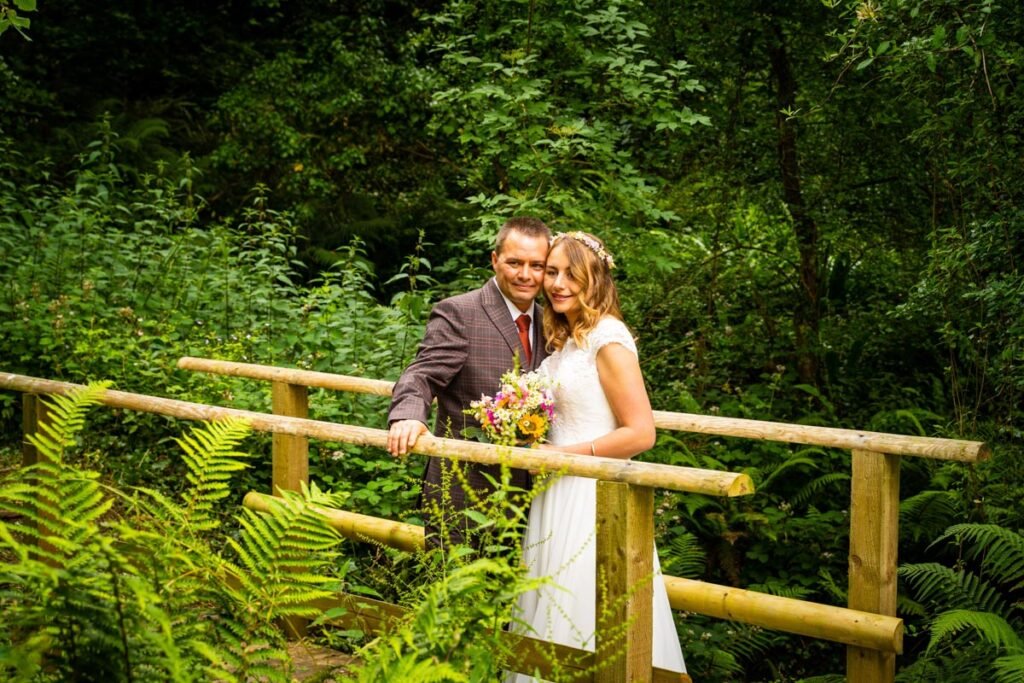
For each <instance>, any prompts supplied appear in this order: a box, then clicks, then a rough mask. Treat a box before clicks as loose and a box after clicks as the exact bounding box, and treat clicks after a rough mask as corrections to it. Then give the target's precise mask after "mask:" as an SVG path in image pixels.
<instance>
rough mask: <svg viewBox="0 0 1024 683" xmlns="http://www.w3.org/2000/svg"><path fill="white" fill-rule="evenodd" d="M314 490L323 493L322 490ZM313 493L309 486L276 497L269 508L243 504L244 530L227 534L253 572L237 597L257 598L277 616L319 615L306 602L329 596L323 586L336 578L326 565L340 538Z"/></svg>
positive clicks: (241, 523) (334, 555)
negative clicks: (313, 501)
mask: <svg viewBox="0 0 1024 683" xmlns="http://www.w3.org/2000/svg"><path fill="white" fill-rule="evenodd" d="M313 495H316V496H318V497H319V498H322V497H323V495H322V494H320V493H319V491H317V492H316V493H315V494H313ZM310 497H311V492H310V490H309V489H308V488H305V487H304V489H303V491H302V492H301V493H295V492H291V491H285V492H283V496H282V497H281V498H274V499H272V501H271V504H270V506H269V509H268V511H267V512H254V511H253V510H250V509H248V508H243V509H242V511H241V515H240V516H239V517H238V518H237V519H238V522H239V524H240V526H241V529H242V532H241V534H240V535H239V538H238V539H237V540H235V539H228V543H229V545H230V547H231V548H232V549H233V550H234V551H235V553H236V555H237V556H238V558H239V560H240V561H241V564H242V566H243V567H244V568H245V572H244V573H245V574H248V576H245V577H244V578H243V577H240V586H241V587H240V589H239V592H238V593H237V594H236V595H237V599H239V600H241V601H243V602H249V601H251V600H258V601H259V602H260V603H261V604H263V605H265V606H269V609H270V611H271V612H272V614H273V615H277V616H287V615H296V614H301V615H302V616H315V615H314V614H313V613H312V612H309V611H308V608H307V607H306V605H308V604H309V603H310V602H312V601H313V600H316V599H319V598H323V597H327V596H328V595H330V592H329V591H327V590H325V589H324V586H325V585H326V584H327V583H330V582H332V581H333V579H330V578H328V577H326V576H324V574H323V569H324V568H325V566H326V565H327V564H328V563H330V562H331V561H332V560H333V559H334V558H335V557H336V556H337V553H336V552H334V551H333V549H334V548H335V547H336V546H337V545H338V544H339V543H340V542H341V537H340V535H339V534H338V533H337V531H336V530H335V529H333V528H332V527H330V526H329V525H328V524H327V520H326V518H325V517H324V516H323V515H322V514H320V513H319V512H317V511H316V509H315V508H314V507H313V506H312V505H311V504H310Z"/></svg>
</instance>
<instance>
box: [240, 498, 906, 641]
mask: <svg viewBox="0 0 1024 683" xmlns="http://www.w3.org/2000/svg"><path fill="white" fill-rule="evenodd" d="M272 501H273V497H272V496H268V495H267V494H265V493H259V492H256V491H251V492H249V493H247V494H246V496H245V499H244V501H243V503H242V504H243V505H245V507H247V508H250V509H252V510H257V511H263V512H266V511H268V510H269V509H270V506H271V504H272ZM315 509H316V510H317V511H318V512H320V513H321V514H323V515H324V517H326V518H327V521H328V523H329V524H330V525H331V526H332V527H334V528H335V529H336V530H337V531H338V532H339V533H340V534H341V535H342V536H344V537H346V538H349V539H352V540H354V541H362V542H371V543H380V544H381V545H385V546H388V547H391V548H398V549H400V550H405V551H408V552H415V551H417V550H422V549H423V547H424V532H423V527H421V526H418V525H416V524H407V523H404V522H394V521H391V520H389V519H381V518H379V517H370V516H368V515H361V514H358V513H355V512H347V511H345V510H335V509H333V508H325V507H317V508H315ZM663 579H664V581H665V588H666V589H667V590H668V600H669V604H671V605H672V609H677V610H683V611H686V612H696V613H697V614H704V615H707V616H710V617H715V618H716V619H727V620H729V621H737V622H741V623H744V624H751V625H754V626H761V627H763V628H767V629H773V630H777V631H784V632H786V633H796V634H798V635H802V636H809V637H812V638H820V639H822V640H830V641H833V642H836V643H843V644H845V645H855V646H857V647H864V648H868V649H871V650H879V651H882V652H892V653H900V652H902V651H903V620H902V619H898V618H896V617H889V616H884V615H881V614H872V613H871V612H862V611H860V610H853V609H848V608H846V607H835V606H832V605H822V604H819V603H813V602H806V601H803V600H796V599H794V598H783V597H779V596H776V595H768V594H767V593H758V592H756V591H749V590H744V589H742V588H731V587H729V586H719V585H716V584H713V583H706V582H704V581H694V580H692V579H683V578H679V577H676V576H664V577H663Z"/></svg>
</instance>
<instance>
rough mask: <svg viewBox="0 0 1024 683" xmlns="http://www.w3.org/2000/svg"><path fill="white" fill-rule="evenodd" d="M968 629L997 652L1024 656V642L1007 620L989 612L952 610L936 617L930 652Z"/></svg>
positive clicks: (932, 627)
mask: <svg viewBox="0 0 1024 683" xmlns="http://www.w3.org/2000/svg"><path fill="white" fill-rule="evenodd" d="M968 629H969V630H971V631H973V632H975V633H976V634H977V635H979V636H980V637H981V638H982V640H984V641H985V642H986V643H988V644H989V645H991V646H992V647H993V648H995V649H996V650H1000V651H1003V652H1007V653H1010V654H1014V655H1016V654H1024V640H1021V637H1020V636H1019V635H1017V632H1016V631H1015V630H1014V628H1013V626H1011V625H1010V624H1009V623H1007V621H1006V620H1005V619H1003V618H1002V617H1000V616H998V615H995V614H991V613H989V612H976V611H972V610H950V611H948V612H943V613H942V614H940V615H938V616H937V617H935V619H934V620H933V621H932V625H931V630H932V637H931V640H930V641H929V643H928V651H931V650H933V649H934V648H935V647H936V646H937V645H939V644H940V643H942V642H944V641H946V640H948V639H950V638H953V637H954V636H956V635H958V634H960V633H961V632H963V631H965V630H968Z"/></svg>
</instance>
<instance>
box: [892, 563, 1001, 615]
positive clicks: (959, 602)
mask: <svg viewBox="0 0 1024 683" xmlns="http://www.w3.org/2000/svg"><path fill="white" fill-rule="evenodd" d="M899 575H900V576H901V577H902V578H903V579H904V580H906V581H907V583H908V584H910V585H911V586H912V587H913V588H914V589H915V591H916V592H917V597H918V600H919V601H921V602H924V603H930V604H931V606H932V607H933V608H938V609H940V610H946V609H961V610H978V611H982V612H993V613H995V614H999V615H1008V614H1009V611H1010V608H1009V606H1008V605H1007V604H1006V601H1005V600H1004V599H1003V597H1002V595H1001V594H1000V592H999V590H998V588H996V587H995V586H992V585H990V584H988V583H987V582H986V581H984V580H982V579H980V578H978V577H977V576H976V575H974V574H972V573H970V572H963V571H957V570H954V569H950V568H949V567H944V566H942V565H941V564H937V563H935V562H926V563H922V564H905V565H903V566H901V567H900V568H899Z"/></svg>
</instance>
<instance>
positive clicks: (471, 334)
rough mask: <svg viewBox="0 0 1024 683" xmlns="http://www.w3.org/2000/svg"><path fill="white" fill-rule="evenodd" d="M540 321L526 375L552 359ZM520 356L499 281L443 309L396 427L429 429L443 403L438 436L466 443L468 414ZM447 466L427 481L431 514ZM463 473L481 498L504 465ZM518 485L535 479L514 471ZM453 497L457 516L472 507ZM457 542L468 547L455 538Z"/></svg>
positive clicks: (399, 389)
mask: <svg viewBox="0 0 1024 683" xmlns="http://www.w3.org/2000/svg"><path fill="white" fill-rule="evenodd" d="M539 315H540V307H539V306H536V305H535V306H534V308H533V316H532V317H534V325H533V330H534V332H533V339H532V340H531V341H532V347H533V356H532V358H531V363H530V364H529V366H526V365H525V364H524V369H525V370H533V369H536V368H537V367H538V366H539V365H540V363H541V361H543V360H544V358H545V357H546V355H547V352H546V351H545V349H544V339H543V335H542V332H541V321H540V320H539V319H538V318H539ZM515 351H518V352H519V357H520V358H524V357H525V354H524V351H523V348H522V344H521V342H520V341H519V332H518V330H517V328H516V325H515V323H514V322H513V320H512V316H510V315H509V311H508V306H507V305H506V304H505V300H504V299H503V298H502V296H501V292H500V291H499V290H498V285H497V283H495V281H494V280H493V279H491V280H489V281H488V282H487V283H486V284H485V285H484V286H483V287H481V288H480V289H476V290H473V291H472V292H467V293H466V294H460V295H458V296H454V297H451V298H448V299H444V300H443V301H440V302H438V303H437V304H436V305H435V306H434V308H433V310H432V311H431V313H430V319H429V320H428V321H427V330H426V333H425V334H424V337H423V342H422V343H421V344H420V348H419V350H418V352H417V353H416V358H415V359H414V360H413V362H412V363H410V364H409V366H408V367H407V368H406V369H405V371H404V372H403V373H402V376H401V377H400V378H399V379H398V382H397V383H396V384H395V387H394V390H393V393H392V398H391V408H390V409H389V411H388V424H391V423H392V422H395V421H398V420H410V419H411V420H419V421H421V422H423V423H424V424H426V423H427V420H428V417H429V414H430V408H431V404H432V402H433V399H434V398H435V397H436V398H437V420H436V421H435V424H434V434H435V435H437V436H449V437H451V438H456V439H461V438H462V435H461V431H462V429H463V428H465V427H468V426H479V424H478V423H477V422H476V421H475V420H474V419H473V418H471V417H470V416H468V415H465V414H463V412H462V411H463V410H464V409H465V408H468V407H469V404H470V402H471V401H475V400H477V399H479V398H480V396H481V395H482V394H487V395H488V396H493V395H494V392H495V391H497V390H498V380H499V379H500V378H501V375H502V373H504V372H506V371H507V370H510V369H511V368H512V366H513V362H514V361H513V357H512V354H513V353H514V352H515ZM441 460H442V459H441V458H431V459H430V462H428V464H427V469H426V471H425V473H424V475H423V495H422V498H421V504H422V505H423V506H424V508H429V507H430V506H431V503H437V504H440V503H441V499H442V496H443V492H442V491H441V488H440V484H441V481H442V474H441V465H442V463H441ZM461 468H462V470H463V471H464V472H465V474H466V478H467V479H468V482H469V485H470V487H472V488H473V489H474V491H476V492H477V493H479V494H481V495H486V494H487V492H489V491H490V489H491V487H490V485H489V483H488V481H487V479H486V477H485V476H484V474H485V473H487V474H489V475H490V476H491V477H493V478H494V479H495V480H500V467H498V466H496V465H477V464H475V463H461ZM512 482H513V483H514V484H515V485H517V486H521V487H524V488H525V487H526V486H527V485H528V483H529V477H528V475H527V473H526V472H524V471H522V470H514V471H513V477H512ZM447 497H448V498H449V500H448V501H446V503H448V504H449V505H450V506H451V507H452V508H453V509H454V510H456V511H458V510H461V509H464V508H465V507H466V506H467V500H466V495H465V491H464V490H463V489H462V487H461V486H459V485H458V483H457V482H453V483H452V485H451V486H450V487H449V490H448V496H447ZM426 522H427V533H428V534H430V533H431V531H432V530H433V531H435V532H436V530H437V528H436V524H435V523H432V522H436V520H432V519H431V517H430V515H427V519H426ZM432 527H433V528H432ZM449 536H452V537H453V539H454V540H459V541H461V540H463V539H462V538H461V536H459V535H457V534H454V533H452V532H451V531H450V532H449Z"/></svg>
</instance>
